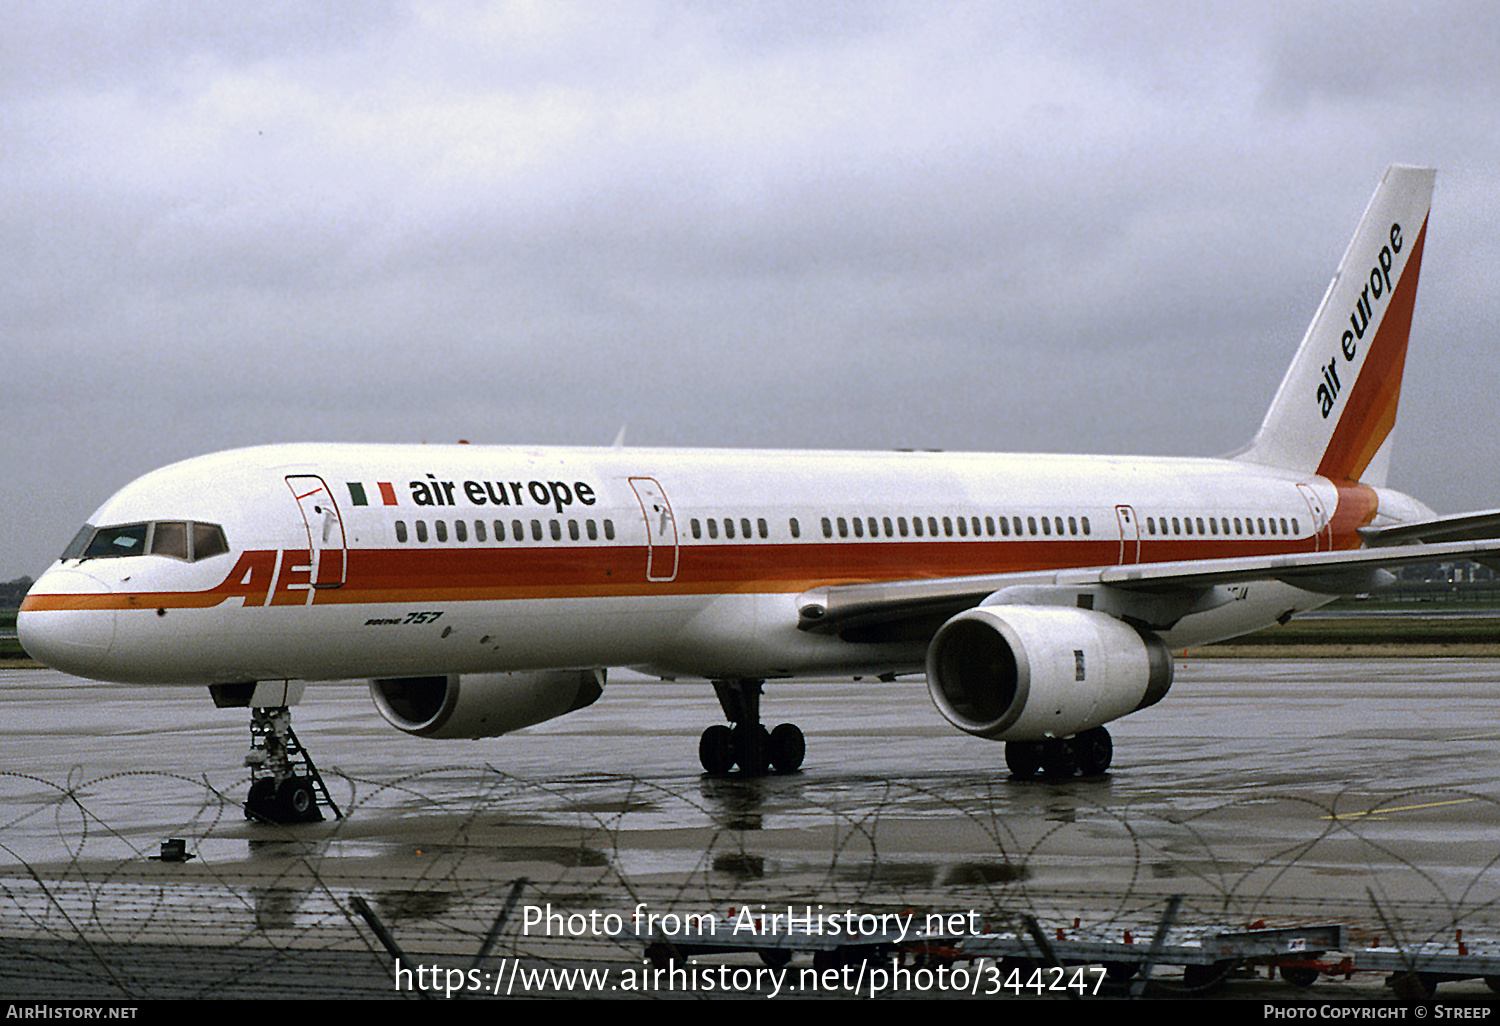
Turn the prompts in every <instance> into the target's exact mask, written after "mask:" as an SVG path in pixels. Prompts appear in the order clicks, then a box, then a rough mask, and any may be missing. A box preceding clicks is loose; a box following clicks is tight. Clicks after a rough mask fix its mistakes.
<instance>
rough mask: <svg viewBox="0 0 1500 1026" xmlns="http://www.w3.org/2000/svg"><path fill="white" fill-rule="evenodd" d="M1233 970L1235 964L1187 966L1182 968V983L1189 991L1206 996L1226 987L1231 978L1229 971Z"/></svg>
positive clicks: (1219, 963) (1218, 963) (1215, 963)
mask: <svg viewBox="0 0 1500 1026" xmlns="http://www.w3.org/2000/svg"><path fill="white" fill-rule="evenodd" d="M1233 968H1234V963H1233V962H1210V963H1209V964H1207V965H1185V966H1183V967H1182V982H1183V983H1184V984H1185V985H1186V986H1187V988H1188V989H1189V990H1196V991H1198V992H1199V993H1204V994H1206V993H1208V992H1210V991H1215V990H1218V989H1219V988H1220V987H1222V986H1224V981H1225V980H1227V979H1228V978H1229V971H1230V970H1231V969H1233Z"/></svg>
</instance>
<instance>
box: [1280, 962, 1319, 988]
mask: <svg viewBox="0 0 1500 1026" xmlns="http://www.w3.org/2000/svg"><path fill="white" fill-rule="evenodd" d="M1281 978H1282V979H1283V980H1285V981H1286V982H1288V983H1290V984H1291V985H1292V986H1293V987H1311V986H1312V985H1313V984H1314V983H1317V982H1318V971H1317V970H1316V969H1314V968H1312V967H1311V966H1306V965H1284V966H1282V967H1281Z"/></svg>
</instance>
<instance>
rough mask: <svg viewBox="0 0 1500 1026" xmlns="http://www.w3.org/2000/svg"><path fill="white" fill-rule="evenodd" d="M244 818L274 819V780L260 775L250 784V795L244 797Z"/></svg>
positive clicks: (275, 815)
mask: <svg viewBox="0 0 1500 1026" xmlns="http://www.w3.org/2000/svg"><path fill="white" fill-rule="evenodd" d="M245 818H246V819H259V820H267V821H274V820H275V819H276V818H277V814H276V781H275V780H273V779H271V778H270V777H261V778H260V779H259V780H256V781H253V782H252V783H251V784H250V795H249V797H247V798H246V799H245Z"/></svg>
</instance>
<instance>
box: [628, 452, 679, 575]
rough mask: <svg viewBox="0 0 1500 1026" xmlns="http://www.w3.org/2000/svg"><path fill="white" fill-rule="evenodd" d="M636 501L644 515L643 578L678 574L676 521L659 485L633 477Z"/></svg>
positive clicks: (631, 484) (646, 479)
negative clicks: (644, 553) (644, 554)
mask: <svg viewBox="0 0 1500 1026" xmlns="http://www.w3.org/2000/svg"><path fill="white" fill-rule="evenodd" d="M630 487H631V488H634V489H635V497H636V501H638V502H639V503H640V504H641V513H642V514H643V515H644V516H645V517H646V580H648V581H670V580H672V579H673V578H674V577H676V576H677V521H676V519H675V518H674V517H673V516H672V504H671V503H669V502H668V501H667V493H666V492H664V491H662V487H661V485H659V484H657V483H656V481H655V480H654V479H652V478H649V477H632V478H631V479H630Z"/></svg>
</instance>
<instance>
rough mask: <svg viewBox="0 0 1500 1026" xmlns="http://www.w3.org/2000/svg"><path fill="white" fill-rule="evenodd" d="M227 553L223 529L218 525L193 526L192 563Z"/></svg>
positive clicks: (227, 546)
mask: <svg viewBox="0 0 1500 1026" xmlns="http://www.w3.org/2000/svg"><path fill="white" fill-rule="evenodd" d="M228 551H229V542H228V540H227V539H225V537H224V528H222V527H220V526H219V525H218V524H194V525H193V561H194V562H197V561H198V560H200V559H207V558H208V557H209V556H221V555H223V554H224V553H226V552H228Z"/></svg>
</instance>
